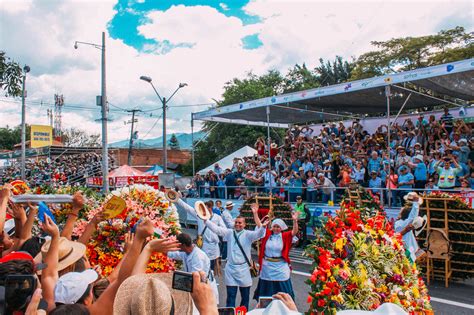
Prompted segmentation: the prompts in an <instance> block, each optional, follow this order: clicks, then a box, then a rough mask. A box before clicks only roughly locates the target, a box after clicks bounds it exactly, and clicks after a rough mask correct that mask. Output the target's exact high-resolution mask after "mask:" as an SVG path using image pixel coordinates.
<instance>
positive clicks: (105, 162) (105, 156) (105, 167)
mask: <svg viewBox="0 0 474 315" xmlns="http://www.w3.org/2000/svg"><path fill="white" fill-rule="evenodd" d="M101 48H102V58H101V61H102V71H101V72H102V75H101V77H102V82H101V83H102V84H101V85H102V88H101V106H102V108H101V109H102V180H103V183H102V189H103V191H104V194H108V193H109V148H108V143H107V142H108V141H107V138H108V135H107V112H108V111H109V109H108V108H107V89H106V86H105V84H106V81H105V80H106V76H105V32H102V47H101Z"/></svg>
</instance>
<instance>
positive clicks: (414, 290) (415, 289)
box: [411, 287, 420, 299]
mask: <svg viewBox="0 0 474 315" xmlns="http://www.w3.org/2000/svg"><path fill="white" fill-rule="evenodd" d="M411 291H412V292H413V296H414V297H415V299H418V298H419V297H420V291H418V288H417V287H413V289H412V290H411Z"/></svg>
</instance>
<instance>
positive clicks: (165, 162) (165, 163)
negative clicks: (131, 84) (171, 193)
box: [140, 75, 188, 173]
mask: <svg viewBox="0 0 474 315" xmlns="http://www.w3.org/2000/svg"><path fill="white" fill-rule="evenodd" d="M140 80H143V81H145V82H148V83H150V84H151V87H152V88H153V90H154V91H155V93H156V96H158V99H159V100H160V102H161V105H162V106H163V170H164V172H165V173H166V171H167V170H168V152H167V148H166V147H167V141H166V109H167V106H166V104H167V103H168V102H169V101H170V100H171V98H172V97H173V96H174V95H175V94H176V92H178V90H179V89H181V88H183V87H185V86H188V84H187V83H180V84H179V85H178V87H177V88H176V90H175V91H174V92H173V94H171V96H170V97H168V99H166V97H161V96H160V94H159V93H158V91H157V90H156V88H155V86H154V85H153V82H152V80H151V78H150V77H147V76H144V75H142V76H141V77H140Z"/></svg>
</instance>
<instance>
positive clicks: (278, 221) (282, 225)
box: [272, 219, 288, 231]
mask: <svg viewBox="0 0 474 315" xmlns="http://www.w3.org/2000/svg"><path fill="white" fill-rule="evenodd" d="M275 225H278V226H279V227H280V228H281V230H282V231H285V230H288V225H286V223H285V221H283V220H282V219H275V220H273V221H272V229H273V226H275Z"/></svg>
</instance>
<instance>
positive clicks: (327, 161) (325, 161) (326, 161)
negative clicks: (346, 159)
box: [323, 160, 331, 164]
mask: <svg viewBox="0 0 474 315" xmlns="http://www.w3.org/2000/svg"><path fill="white" fill-rule="evenodd" d="M326 163H331V161H329V160H324V162H323V164H326Z"/></svg>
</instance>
